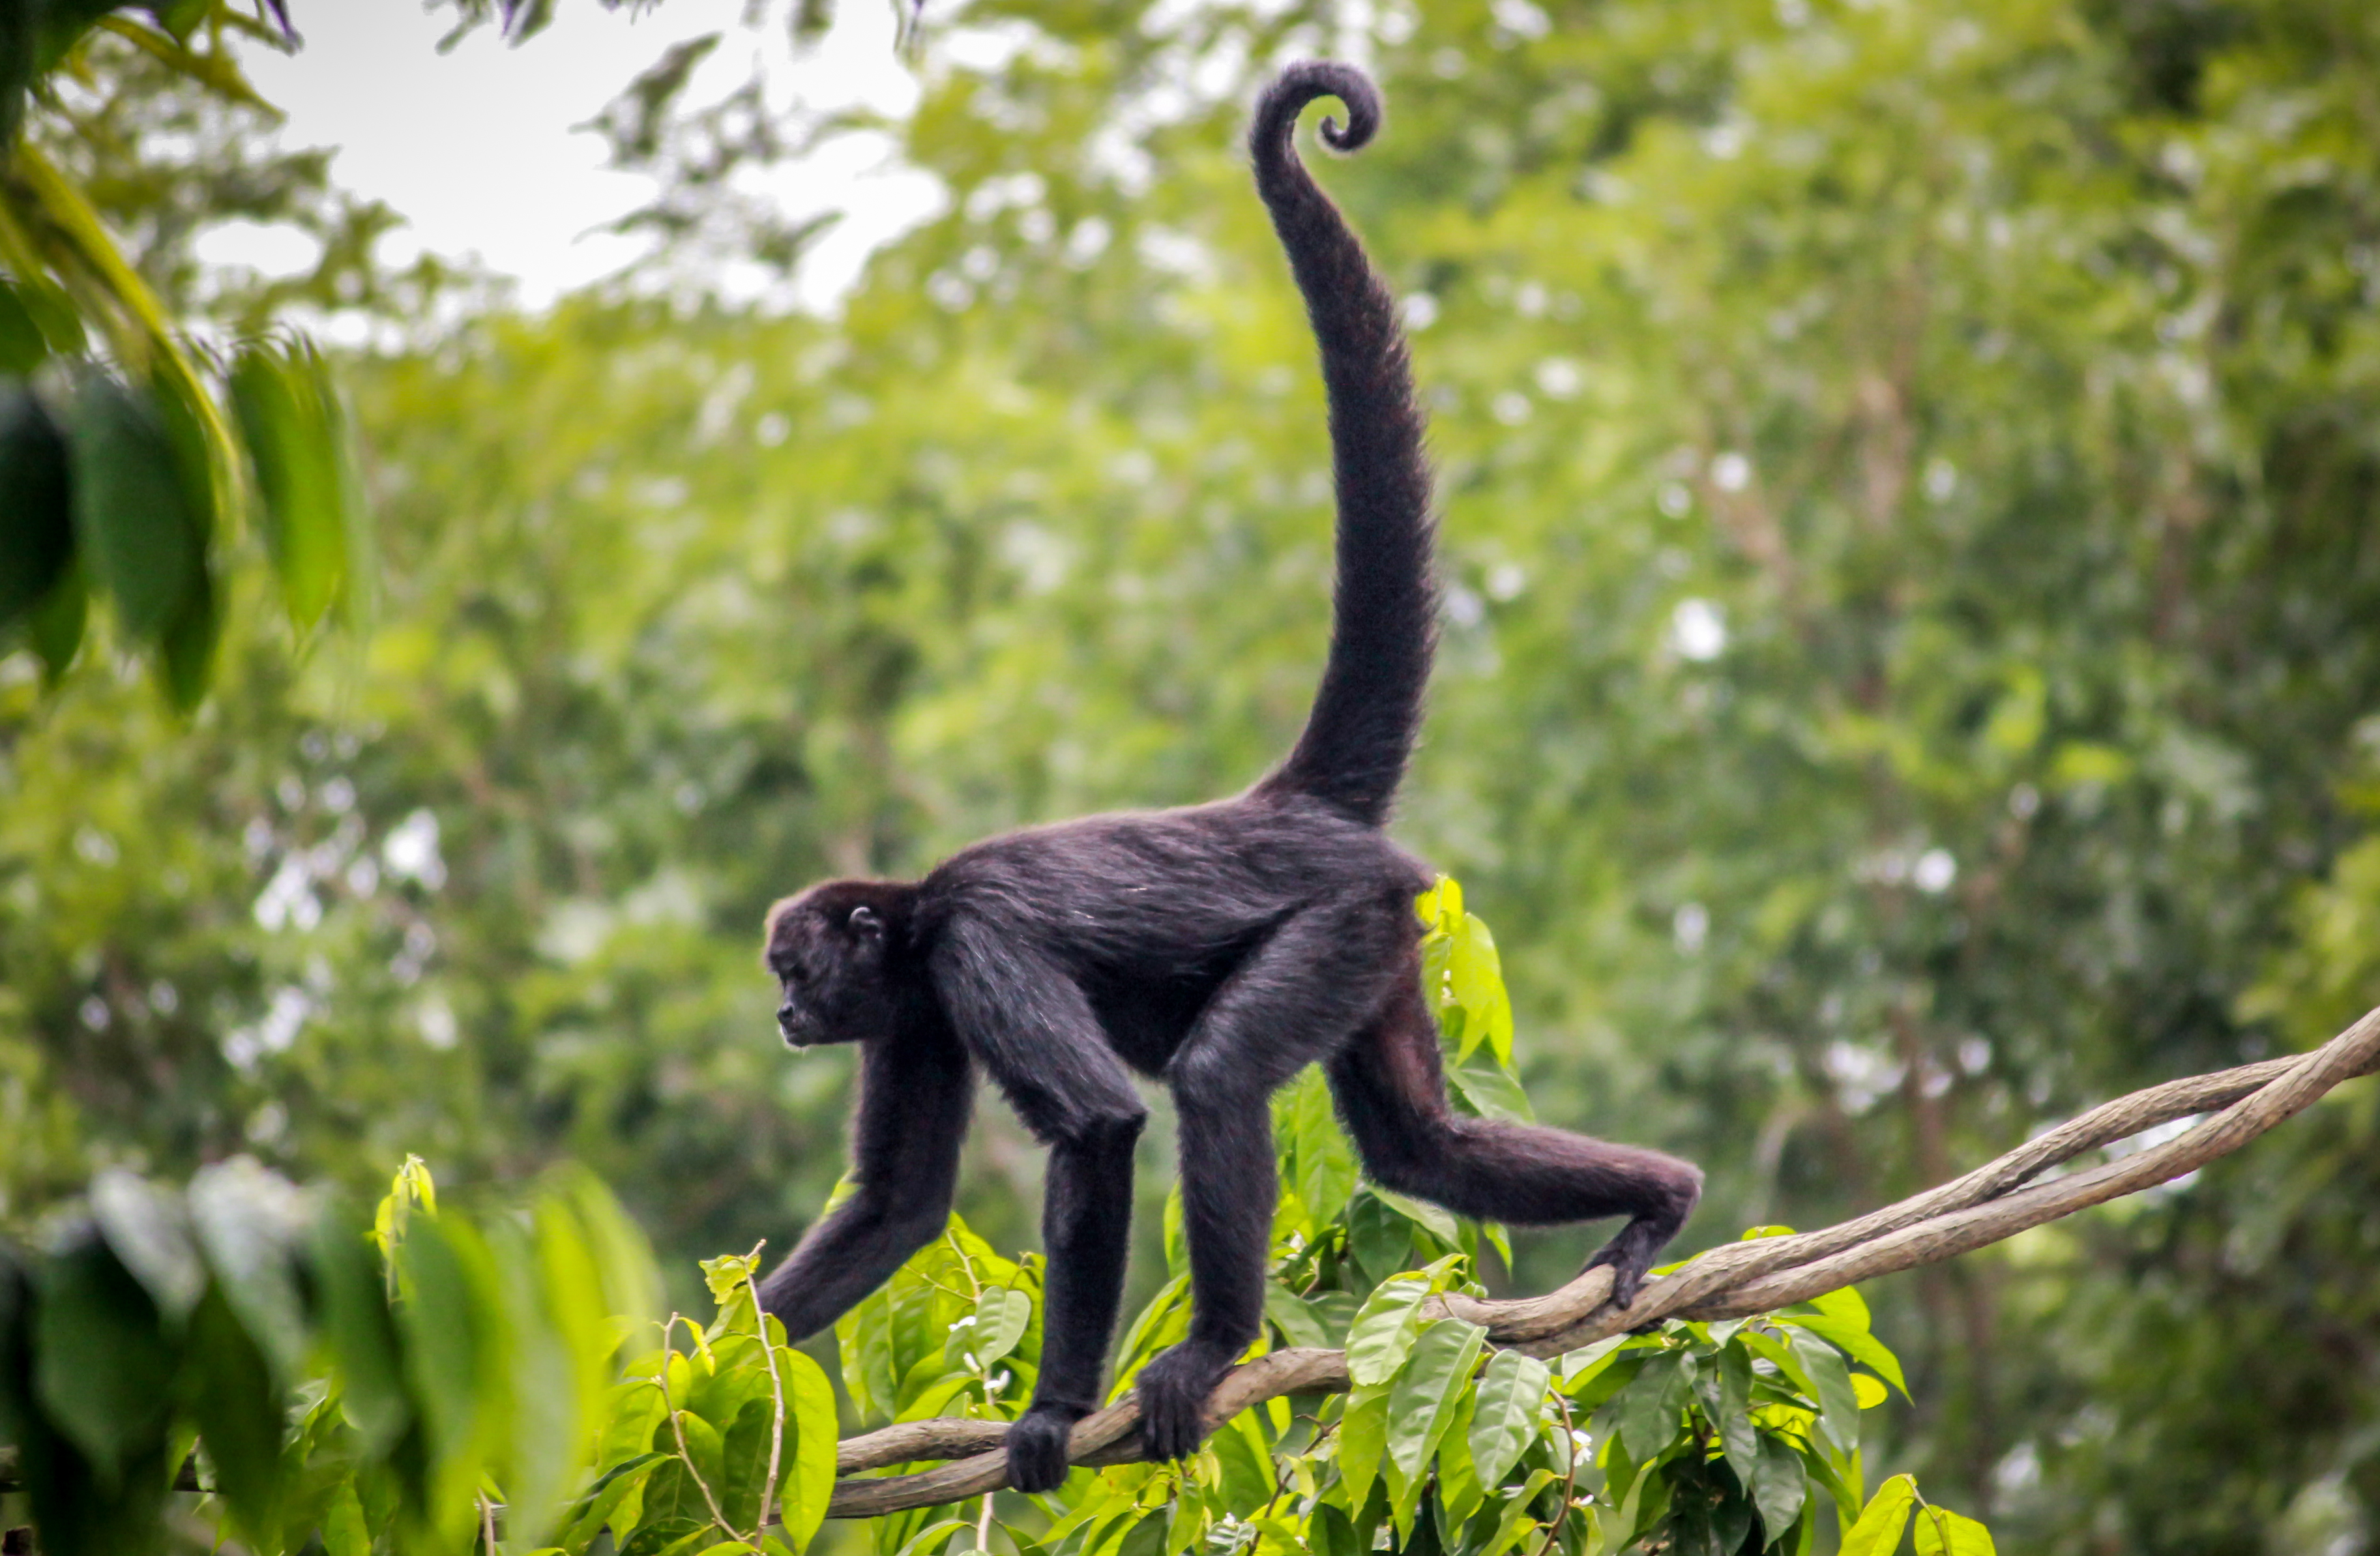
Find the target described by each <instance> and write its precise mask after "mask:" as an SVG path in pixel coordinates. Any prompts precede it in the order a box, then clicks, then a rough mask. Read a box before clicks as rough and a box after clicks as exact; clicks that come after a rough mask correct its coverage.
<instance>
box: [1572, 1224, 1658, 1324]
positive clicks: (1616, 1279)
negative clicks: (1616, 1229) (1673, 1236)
mask: <svg viewBox="0 0 2380 1556" xmlns="http://www.w3.org/2000/svg"><path fill="white" fill-rule="evenodd" d="M1632 1234H1633V1235H1632ZM1659 1251H1660V1244H1658V1243H1656V1242H1654V1241H1653V1240H1652V1239H1651V1238H1649V1237H1647V1236H1645V1234H1643V1233H1641V1232H1638V1231H1637V1223H1636V1222H1630V1223H1629V1224H1628V1225H1626V1226H1623V1227H1621V1229H1620V1234H1619V1235H1618V1236H1616V1237H1614V1238H1612V1239H1611V1241H1610V1242H1609V1243H1606V1244H1605V1245H1604V1246H1603V1247H1602V1248H1601V1249H1600V1250H1599V1251H1598V1252H1597V1254H1596V1256H1595V1257H1594V1258H1590V1259H1588V1260H1587V1261H1586V1267H1585V1270H1581V1271H1580V1273H1581V1274H1585V1272H1586V1270H1593V1269H1594V1268H1596V1266H1597V1265H1601V1264H1608V1265H1609V1266H1611V1296H1610V1299H1609V1300H1610V1303H1611V1306H1613V1307H1619V1308H1623V1309H1624V1308H1627V1307H1633V1305H1634V1304H1635V1301H1636V1288H1637V1287H1639V1286H1641V1285H1643V1284H1644V1283H1645V1271H1646V1270H1650V1269H1652V1268H1653V1256H1654V1255H1655V1254H1657V1253H1658V1252H1659Z"/></svg>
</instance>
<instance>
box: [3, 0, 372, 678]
mask: <svg viewBox="0 0 2380 1556" xmlns="http://www.w3.org/2000/svg"><path fill="white" fill-rule="evenodd" d="M263 3H264V0H258V6H257V10H256V14H255V15H249V14H248V13H247V12H245V11H243V10H240V9H238V8H236V7H235V6H234V4H233V0H181V3H176V4H173V5H152V6H143V7H141V10H142V12H143V13H144V14H143V16H142V17H141V18H134V17H130V16H126V15H122V14H118V8H117V7H115V6H111V5H94V4H90V3H87V0H28V3H27V4H24V5H21V6H11V7H10V8H9V11H8V17H7V19H6V20H5V21H0V343H5V344H0V406H5V407H6V415H7V425H8V427H9V435H7V436H6V437H0V492H6V493H7V495H8V497H9V499H10V500H9V501H8V502H7V503H6V504H5V505H0V557H5V558H6V559H7V560H8V561H9V562H10V563H11V564H12V568H11V572H12V574H13V576H12V577H11V579H10V582H9V583H8V585H6V586H5V587H4V588H0V643H5V642H6V641H8V640H9V639H10V638H16V637H21V638H23V639H24V640H25V642H26V643H27V644H28V645H29V646H30V648H31V649H32V650H33V651H34V652H35V653H36V654H37V655H39V656H40V658H41V661H42V666H43V670H44V674H45V675H46V678H47V679H48V680H49V681H50V682H52V683H53V684H55V682H56V681H57V680H58V679H59V678H60V677H61V676H63V675H65V674H66V671H67V667H68V666H69V665H70V664H72V663H73V662H74V659H75V657H76V655H77V653H78V652H79V650H80V649H81V645H82V639H83V635H84V629H85V623H86V620H87V618H88V597H89V594H90V593H91V591H96V592H98V593H99V594H101V595H102V596H103V597H104V598H106V599H108V600H109V601H110V602H112V603H113V604H114V606H115V618H116V622H117V626H118V627H119V628H120V631H121V634H122V637H123V638H124V641H125V644H126V646H128V647H131V648H137V649H140V650H146V651H148V652H151V653H152V654H153V656H154V657H155V660H156V663H157V664H158V666H159V668H160V670H161V672H162V674H163V680H164V689H165V692H166V694H167V696H168V698H169V699H171V701H172V702H173V704H174V706H175V707H176V708H177V709H180V710H182V711H189V710H190V709H193V708H195V707H196V706H197V705H198V703H199V702H200V699H203V698H204V697H205V695H206V692H207V688H208V686H209V684H210V681H211V679H212V675H213V661H214V655H215V649H216V641H217V638H218V637H219V635H220V633H221V630H222V622H223V610H224V584H223V581H222V579H221V578H220V577H219V571H220V566H221V563H220V561H219V559H218V553H220V552H221V551H222V550H223V548H224V546H225V543H226V542H227V541H228V540H229V538H230V533H229V532H230V530H231V529H233V528H234V527H235V526H236V524H237V520H238V518H239V517H240V516H241V515H243V514H245V513H248V512H249V510H250V509H251V508H252V509H253V510H254V515H255V517H256V518H257V519H258V521H260V522H261V524H262V526H263V528H264V532H265V534H266V536H267V538H268V540H269V541H270V546H269V549H270V551H271V553H272V556H273V562H274V564H275V566H276V570H277V571H278V572H279V574H280V576H281V579H282V583H283V587H284V590H285V597H286V600H287V604H288V608H289V615H290V620H291V622H292V624H293V625H294V626H296V627H297V630H298V632H299V633H300V635H301V636H302V635H303V634H305V633H307V632H310V630H311V629H312V628H313V627H314V626H316V625H318V624H319V623H320V622H321V620H322V617H323V615H324V614H325V613H326V612H328V611H329V610H330V609H331V607H332V606H334V604H335V605H340V606H342V607H344V608H346V612H347V614H352V612H353V608H354V606H355V605H356V603H358V602H359V600H360V595H359V593H358V585H359V578H360V571H359V570H360V568H361V565H362V562H363V556H362V551H361V546H360V543H359V542H360V539H361V534H362V530H361V519H362V506H361V504H360V501H359V492H358V487H357V483H356V480H355V477H354V475H353V473H352V459H353V456H352V452H351V449H350V442H349V438H348V435H347V431H346V418H345V413H344V411H343V410H342V408H341V407H340V406H339V402H338V399H337V395H336V393H335V391H334V389H333V388H332V385H331V381H330V376H329V373H328V371H327V369H326V368H325V366H324V364H323V362H322V358H321V357H320V355H319V354H318V353H316V352H315V351H314V350H313V349H312V347H310V346H307V345H305V344H304V343H303V342H302V341H299V342H297V343H296V344H294V345H289V346H283V345H278V344H274V343H271V342H267V341H261V340H260V341H258V342H256V343H254V344H251V345H250V346H247V347H245V348H243V349H242V350H241V351H240V353H239V354H238V357H237V360H236V361H235V362H233V363H232V364H230V366H229V367H228V369H227V370H226V371H224V372H223V373H221V374H214V373H211V372H209V371H206V367H205V365H204V364H205V363H206V362H207V359H208V353H206V352H205V351H204V350H202V349H201V348H200V347H199V346H197V345H195V344H194V343H193V342H192V340H191V339H190V338H189V337H188V335H186V334H184V333H182V331H181V330H180V329H178V328H177V327H176V322H175V321H174V320H173V319H172V318H171V317H170V314H169V311H168V309H167V307H166V305H165V304H164V302H163V301H162V300H161V299H160V298H158V296H157V295H156V293H155V291H154V290H153V289H152V286H150V284H149V283H148V281H147V280H145V279H144V278H143V277H142V276H141V275H140V273H139V272H138V271H137V270H136V269H135V268H134V266H133V265H132V264H131V263H130V262H128V260H127V259H126V257H125V255H124V253H123V251H122V249H120V248H119V246H118V244H117V241H116V239H115V236H114V235H113V234H112V233H111V232H110V231H109V230H108V228H107V225H106V224H105V222H104V221H103V218H102V217H101V215H100V213H99V212H98V211H97V210H96V209H95V208H94V207H93V205H92V204H91V201H90V199H89V198H88V197H87V196H86V195H85V193H84V192H83V190H82V189H80V188H78V187H77V185H76V184H75V182H74V181H73V180H72V179H71V178H70V177H69V176H67V174H66V173H64V172H63V171H62V170H61V169H60V168H59V167H58V165H57V164H55V163H54V162H53V161H52V159H51V157H50V155H49V153H48V152H46V151H45V150H44V148H43V146H42V143H41V136H40V135H39V134H38V133H36V132H35V131H34V130H30V129H27V128H24V127H23V126H22V124H21V121H22V119H23V118H24V113H23V105H24V101H25V99H26V97H27V95H28V93H30V94H31V95H32V98H33V100H34V102H35V103H36V104H37V109H38V110H39V112H41V113H45V114H55V115H58V116H61V117H63V118H65V119H66V120H67V122H68V123H71V122H72V117H73V116H72V115H67V114H63V113H61V111H60V109H59V98H58V91H57V86H56V83H57V82H64V81H73V80H77V79H81V80H88V79H90V78H91V74H92V72H93V69H94V67H95V66H97V65H98V64H99V63H100V62H102V61H103V60H104V59H106V57H107V55H108V51H109V50H110V49H111V48H114V49H130V50H135V51H138V53H139V54H140V55H141V56H142V57H143V58H144V59H145V60H146V61H147V62H148V63H149V64H150V65H151V66H152V67H160V68H163V69H164V70H165V71H167V72H170V73H172V74H173V75H175V76H176V77H178V78H180V79H183V80H184V81H187V82H188V83H190V84H191V85H192V86H193V87H194V88H196V89H197V90H199V91H203V92H205V93H209V94H212V95H213V96H215V97H218V98H221V99H223V100H225V101H226V102H230V103H240V104H247V105H253V106H256V107H259V108H261V107H263V103H262V100H261V99H260V98H259V97H258V96H257V95H256V93H255V91H254V90H253V89H252V88H250V87H249V84H248V82H247V81H246V79H244V78H243V77H242V76H241V74H240V72H239V67H238V66H237V62H236V59H235V57H234V55H233V52H232V50H231V49H230V48H229V47H228V46H227V44H226V42H225V39H226V34H234V35H237V34H243V33H244V34H247V35H249V36H251V37H254V38H259V39H263V40H267V41H271V42H276V43H278V42H281V41H283V36H284V35H285V33H286V31H287V27H288V18H286V17H285V16H282V15H280V14H279V6H278V5H277V0H276V3H275V4H274V6H273V16H274V18H275V19H276V20H277V21H278V24H279V28H280V31H279V32H275V31H274V30H272V29H271V28H268V27H267V26H266V25H265V22H264V19H263V18H264V14H265V13H264V11H263V9H262V6H263ZM129 8H130V7H125V9H129ZM94 336H95V337H96V339H95V340H94V339H93V338H92V337H94ZM36 374H38V375H39V378H38V379H36V378H35V376H34V375H36ZM217 379H219V380H220V382H211V380H217ZM225 398H228V399H230V400H231V401H232V402H234V403H235V404H236V406H237V413H238V414H237V419H236V420H235V419H234V418H233V417H231V416H229V415H227V414H226V413H225V406H224V401H225ZM45 399H54V400H57V401H60V402H62V403H63V407H64V408H65V411H66V414H65V415H64V417H63V420H64V422H65V431H64V432H63V434H62V433H61V432H60V431H59V429H58V427H57V425H56V422H55V420H54V419H53V418H52V416H51V414H50V412H49V410H48V409H47V408H45V407H44V404H43V402H44V400H45ZM62 450H64V451H67V453H68V454H69V455H70V457H69V458H67V460H65V461H64V462H63V463H64V468H65V469H66V471H67V474H66V476H65V477H64V479H61V478H60V475H59V471H60V468H61V460H60V458H59V455H60V453H61V451H62ZM20 567H21V569H22V571H18V570H17V569H18V568H20Z"/></svg>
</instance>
